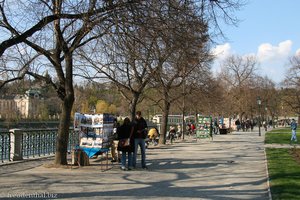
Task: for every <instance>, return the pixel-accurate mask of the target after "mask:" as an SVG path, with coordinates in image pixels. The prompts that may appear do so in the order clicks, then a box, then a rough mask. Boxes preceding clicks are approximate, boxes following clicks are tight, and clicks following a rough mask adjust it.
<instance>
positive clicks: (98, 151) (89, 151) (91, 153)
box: [79, 147, 109, 158]
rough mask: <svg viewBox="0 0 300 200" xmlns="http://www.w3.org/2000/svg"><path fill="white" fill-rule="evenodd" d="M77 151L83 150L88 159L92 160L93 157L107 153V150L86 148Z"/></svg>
mask: <svg viewBox="0 0 300 200" xmlns="http://www.w3.org/2000/svg"><path fill="white" fill-rule="evenodd" d="M79 149H81V150H83V151H84V152H85V153H86V155H87V156H88V157H89V158H92V157H93V156H95V155H99V154H101V153H108V151H109V148H87V147H79Z"/></svg>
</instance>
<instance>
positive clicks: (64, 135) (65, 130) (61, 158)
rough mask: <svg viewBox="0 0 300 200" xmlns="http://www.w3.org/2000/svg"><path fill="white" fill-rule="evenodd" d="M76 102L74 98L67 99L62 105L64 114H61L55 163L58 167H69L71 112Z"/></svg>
mask: <svg viewBox="0 0 300 200" xmlns="http://www.w3.org/2000/svg"><path fill="white" fill-rule="evenodd" d="M73 102H74V96H73V98H72V97H66V98H65V100H64V101H63V103H62V112H61V114H60V123H59V129H58V135H57V139H56V152H55V161H54V162H55V163H54V164H56V165H67V164H68V162H67V150H68V141H69V127H70V122H71V110H72V105H73Z"/></svg>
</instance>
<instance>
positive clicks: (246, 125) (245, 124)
mask: <svg viewBox="0 0 300 200" xmlns="http://www.w3.org/2000/svg"><path fill="white" fill-rule="evenodd" d="M235 125H236V128H237V131H239V130H241V129H242V130H243V131H248V130H249V129H250V130H251V131H253V128H254V125H255V124H254V122H253V121H252V120H250V119H247V120H242V121H240V120H239V119H237V120H236V121H235Z"/></svg>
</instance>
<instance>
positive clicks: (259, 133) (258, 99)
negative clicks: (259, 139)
mask: <svg viewBox="0 0 300 200" xmlns="http://www.w3.org/2000/svg"><path fill="white" fill-rule="evenodd" d="M257 105H258V135H259V136H261V132H260V106H261V99H260V97H259V96H258V97H257Z"/></svg>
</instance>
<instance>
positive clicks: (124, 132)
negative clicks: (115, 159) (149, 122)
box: [117, 117, 134, 170]
mask: <svg viewBox="0 0 300 200" xmlns="http://www.w3.org/2000/svg"><path fill="white" fill-rule="evenodd" d="M131 131H132V125H131V123H130V119H129V118H128V117H126V118H125V119H124V121H123V124H122V126H120V127H118V128H117V133H118V140H122V139H128V138H130V143H129V146H121V143H120V142H119V143H118V151H121V152H122V156H121V169H122V170H126V169H128V170H131V169H132V153H133V151H134V139H133V137H132V134H131ZM127 156H128V164H127V167H126V160H127Z"/></svg>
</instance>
